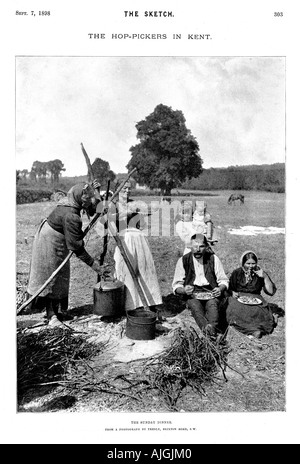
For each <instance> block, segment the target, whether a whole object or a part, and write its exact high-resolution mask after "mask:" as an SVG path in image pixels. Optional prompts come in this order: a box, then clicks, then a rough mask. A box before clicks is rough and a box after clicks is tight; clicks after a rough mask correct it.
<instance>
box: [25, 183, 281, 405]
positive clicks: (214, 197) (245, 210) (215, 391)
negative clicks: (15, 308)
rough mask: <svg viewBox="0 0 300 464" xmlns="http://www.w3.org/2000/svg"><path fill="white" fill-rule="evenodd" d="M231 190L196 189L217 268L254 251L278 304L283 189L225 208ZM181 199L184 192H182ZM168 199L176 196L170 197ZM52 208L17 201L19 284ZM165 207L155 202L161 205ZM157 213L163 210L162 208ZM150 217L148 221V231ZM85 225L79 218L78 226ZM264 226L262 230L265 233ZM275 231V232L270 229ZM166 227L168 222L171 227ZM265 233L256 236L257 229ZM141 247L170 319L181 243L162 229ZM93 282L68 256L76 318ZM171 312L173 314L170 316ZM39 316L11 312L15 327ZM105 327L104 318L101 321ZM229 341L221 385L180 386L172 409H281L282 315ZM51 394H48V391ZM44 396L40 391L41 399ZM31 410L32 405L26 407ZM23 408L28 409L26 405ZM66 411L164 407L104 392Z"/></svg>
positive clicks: (248, 195) (93, 244)
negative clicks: (147, 250) (209, 221)
mask: <svg viewBox="0 0 300 464" xmlns="http://www.w3.org/2000/svg"><path fill="white" fill-rule="evenodd" d="M230 193H231V192H227V191H215V192H205V193H203V192H202V193H200V192H199V198H200V199H203V200H205V201H206V202H207V204H208V210H209V212H210V214H211V216H212V218H213V221H214V225H215V235H216V237H217V238H218V243H217V244H216V245H215V247H214V250H215V253H216V254H217V255H218V256H219V257H220V259H221V260H222V262H223V264H224V268H225V272H226V273H227V275H230V273H231V271H232V270H233V269H234V268H236V267H238V265H239V258H240V256H241V254H242V253H243V252H244V251H245V250H251V249H252V250H254V251H255V252H256V254H257V255H258V257H259V259H260V261H259V264H260V265H261V267H262V268H263V269H265V270H266V271H268V273H269V274H270V276H271V277H272V278H273V280H274V282H275V283H276V286H277V292H276V294H275V295H274V296H273V297H272V298H270V297H266V299H267V300H270V301H271V302H272V303H275V304H277V305H278V306H279V307H280V308H282V309H285V235H284V234H283V233H282V229H283V228H284V227H285V196H284V194H278V193H268V192H249V191H248V192H242V193H244V195H245V204H244V205H239V203H238V202H236V204H234V205H232V206H230V205H227V199H228V197H229V194H230ZM184 199H185V200H187V199H188V198H187V197H184ZM140 200H141V201H143V202H148V203H150V202H153V201H155V198H153V197H151V198H150V197H148V198H147V197H140ZM176 200H178V198H177V197H176ZM54 206H55V204H54V203H51V202H42V203H34V204H24V205H18V206H17V224H16V227H17V246H16V253H17V278H18V281H19V282H23V283H24V284H25V283H26V279H27V275H28V270H29V264H30V255H31V245H32V240H33V235H34V232H35V229H36V227H37V225H38V224H39V222H40V220H41V219H42V218H43V217H46V216H47V214H49V212H50V211H51V210H52V209H53V207H54ZM166 207H167V206H166V205H165V206H163V207H162V208H163V211H164V208H166ZM163 215H164V212H163ZM155 220H156V219H155V215H153V218H152V220H151V221H152V222H151V226H152V228H153V230H155V228H156V226H157V224H155ZM86 224H87V222H86V220H85V225H86ZM247 226H256V227H258V228H259V227H260V228H262V229H256V230H259V231H260V232H261V233H257V234H255V235H245V234H234V233H231V231H232V229H240V228H241V227H247ZM264 228H268V230H265V229H264ZM272 228H279V229H281V231H280V230H278V231H277V232H279V233H272V232H276V229H272ZM171 230H172V227H171ZM268 231H269V232H271V233H264V232H268ZM148 240H149V244H150V247H151V250H152V254H153V258H154V261H155V265H156V269H157V274H158V278H159V283H160V287H161V292H162V295H163V299H164V302H165V309H164V310H162V314H163V315H165V316H166V317H168V316H169V317H171V316H172V314H171V313H170V312H168V311H169V310H170V308H169V307H168V302H169V301H171V299H172V298H171V294H172V287H171V283H172V279H173V273H174V269H175V264H176V261H177V260H178V258H179V257H180V256H181V253H182V251H183V246H182V243H181V241H180V239H179V238H178V237H176V236H174V235H173V234H172V233H171V236H167V233H166V230H164V228H163V229H162V234H161V235H155V236H153V235H149V236H148ZM86 247H87V250H88V251H89V253H90V254H91V255H92V256H99V254H100V252H101V247H102V240H101V239H100V238H99V235H98V233H97V227H95V229H93V231H92V232H91V233H90V234H89V235H88V236H87V237H86ZM113 249H114V243H113V240H112V239H111V241H110V248H109V253H108V255H107V260H106V262H107V263H108V264H109V265H111V266H113V260H112V253H113ZM95 282H96V276H95V273H94V272H93V271H92V270H90V269H89V268H88V267H87V266H86V265H84V264H83V263H81V262H80V261H79V260H78V259H77V258H76V257H72V258H71V285H70V304H69V310H70V313H71V314H73V315H76V316H80V315H88V314H92V311H93V306H92V305H93V287H94V285H95ZM173 315H174V314H173ZM42 319H43V314H33V315H27V316H18V317H17V322H18V326H19V327H21V326H26V325H30V324H33V323H39V322H41V321H42ZM107 325H108V326H109V327H111V326H113V325H114V323H113V322H111V323H110V324H107ZM227 341H228V344H229V346H230V354H229V358H228V364H229V365H230V366H231V367H232V369H228V370H227V382H225V381H223V382H221V383H220V382H218V383H217V384H214V383H212V384H210V385H207V386H206V394H205V396H199V394H197V393H195V392H194V391H192V390H189V389H186V391H185V393H184V395H183V396H182V397H181V398H180V400H179V401H178V408H179V410H182V411H186V412H226V411H231V412H252V411H260V412H262V411H284V410H285V318H284V317H280V318H279V320H278V325H277V327H276V328H275V330H274V332H273V333H272V334H271V335H269V336H265V337H263V338H262V339H261V340H253V339H249V338H248V337H246V336H243V335H241V334H239V333H237V332H236V331H234V329H230V330H229V332H228V336H227ZM52 394H53V393H52ZM45 398H46V396H45ZM45 398H44V399H43V395H42V394H41V395H40V397H39V401H40V402H39V403H38V406H28V408H29V409H28V410H32V411H35V410H37V411H38V410H39V409H38V408H39V407H41V406H40V405H41V402H42V403H43V401H44V403H45V401H46V399H45ZM31 400H32V397H28V398H24V399H23V402H22V404H21V405H20V407H22V408H25V410H26V404H27V405H30V404H31V403H30V401H31ZM34 407H36V408H37V409H34ZM30 408H31V409H30ZM68 410H69V411H70V412H73V411H74V412H77V411H81V412H83V411H84V412H85V411H106V412H114V411H116V412H120V411H125V412H126V411H135V412H162V411H165V410H166V406H165V404H164V403H163V401H162V400H161V398H160V397H159V395H155V397H154V399H153V396H151V395H148V396H147V395H146V396H145V401H143V402H141V403H139V404H137V403H136V402H134V401H133V400H132V401H130V400H127V401H124V399H123V400H122V401H121V400H117V399H116V398H113V399H112V398H110V395H109V394H101V395H95V393H91V395H90V396H88V397H85V398H80V399H78V401H77V402H76V404H75V405H73V406H71V407H70V408H69V409H68Z"/></svg>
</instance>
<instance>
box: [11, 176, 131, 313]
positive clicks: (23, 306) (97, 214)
mask: <svg viewBox="0 0 300 464" xmlns="http://www.w3.org/2000/svg"><path fill="white" fill-rule="evenodd" d="M135 171H136V168H134V169H133V170H132V171H130V173H129V174H128V176H127V177H126V179H125V180H124V181H123V182H122V183H121V184H120V186H119V187H118V189H117V190H116V191H115V193H114V194H113V195H112V196H111V198H110V199H109V201H108V203H107V206H108V205H109V204H110V203H111V202H112V201H113V200H114V199H115V198H116V196H117V195H118V194H119V192H120V191H121V190H122V188H123V187H124V185H125V184H126V182H127V181H128V179H129V178H130V177H131V176H132V174H133V173H134V172H135ZM105 214H106V211H105V210H104V211H102V212H101V213H96V214H95V216H94V217H93V219H92V220H91V222H90V223H89V225H88V226H87V227H86V228H85V229H84V231H83V237H85V236H86V234H87V233H88V232H89V231H90V230H91V229H92V227H93V226H94V225H95V224H96V222H97V220H98V219H99V217H101V216H104V215H105ZM72 255H73V251H70V252H69V253H68V255H67V256H66V257H65V259H64V260H63V261H62V263H61V264H60V265H59V266H58V268H57V269H55V271H54V272H53V273H52V274H51V276H50V277H49V279H47V280H46V282H45V283H44V284H43V285H42V286H41V288H39V290H37V291H36V292H35V293H34V295H32V296H31V297H30V298H28V300H26V301H25V302H24V303H23V304H22V306H20V308H19V309H18V310H17V315H18V314H20V313H21V312H22V311H23V309H25V308H26V307H27V306H28V305H29V304H30V303H31V302H32V301H33V300H34V299H35V298H36V297H37V296H39V294H40V293H42V291H43V290H44V289H45V288H46V287H47V285H49V283H50V282H51V281H52V280H53V279H54V277H55V276H56V275H57V274H58V273H59V271H60V270H61V269H62V268H63V267H64V265H65V264H67V262H68V261H69V260H70V258H71V256H72Z"/></svg>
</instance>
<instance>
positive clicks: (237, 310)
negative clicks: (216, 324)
mask: <svg viewBox="0 0 300 464" xmlns="http://www.w3.org/2000/svg"><path fill="white" fill-rule="evenodd" d="M241 295H242V294H241ZM244 295H245V296H253V297H257V298H259V299H260V300H262V304H259V305H246V304H243V303H240V302H239V301H238V300H237V299H236V298H233V297H229V298H228V306H227V309H226V319H227V323H228V324H229V325H231V326H233V327H234V328H235V329H237V330H238V331H239V332H241V333H243V334H246V335H251V334H253V332H256V331H257V330H259V331H260V332H261V333H262V334H263V335H267V334H270V333H272V332H273V330H274V327H275V326H276V324H275V321H274V317H273V313H272V311H271V309H270V308H269V306H268V303H267V302H266V301H265V300H264V298H263V297H262V296H261V295H254V294H250V293H245V294H244Z"/></svg>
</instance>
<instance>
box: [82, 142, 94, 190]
mask: <svg viewBox="0 0 300 464" xmlns="http://www.w3.org/2000/svg"><path fill="white" fill-rule="evenodd" d="M80 145H81V150H82V153H83V155H84V157H85V161H86V164H87V168H88V181H89V182H92V181H93V180H94V176H93V168H92V165H91V162H90V158H89V156H88V154H87V152H86V151H85V148H84V146H83V144H82V143H81V144H80Z"/></svg>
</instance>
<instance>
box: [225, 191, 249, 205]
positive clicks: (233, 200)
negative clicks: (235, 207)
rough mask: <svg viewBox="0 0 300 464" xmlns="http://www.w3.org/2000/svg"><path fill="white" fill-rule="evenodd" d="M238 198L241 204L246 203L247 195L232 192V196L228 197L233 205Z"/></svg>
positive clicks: (229, 202)
mask: <svg viewBox="0 0 300 464" xmlns="http://www.w3.org/2000/svg"><path fill="white" fill-rule="evenodd" d="M236 200H239V201H240V205H241V204H244V202H245V197H244V195H242V194H241V193H232V194H231V195H230V197H229V198H228V204H229V205H232V203H234V202H235V201H236Z"/></svg>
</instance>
